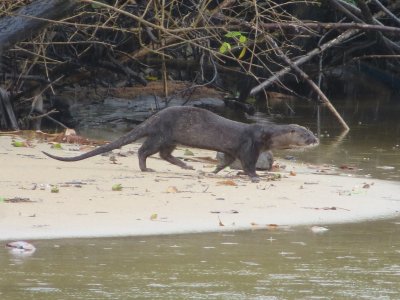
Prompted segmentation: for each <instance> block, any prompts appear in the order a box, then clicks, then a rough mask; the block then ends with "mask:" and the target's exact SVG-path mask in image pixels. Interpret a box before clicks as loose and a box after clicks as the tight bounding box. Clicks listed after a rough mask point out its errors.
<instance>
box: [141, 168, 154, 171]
mask: <svg viewBox="0 0 400 300" xmlns="http://www.w3.org/2000/svg"><path fill="white" fill-rule="evenodd" d="M142 172H155V170H153V169H150V168H146V169H143V170H142Z"/></svg>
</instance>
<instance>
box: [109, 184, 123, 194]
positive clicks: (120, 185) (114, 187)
mask: <svg viewBox="0 0 400 300" xmlns="http://www.w3.org/2000/svg"><path fill="white" fill-rule="evenodd" d="M111 189H112V190H113V191H114V192H118V191H122V184H120V183H117V184H114V185H113V186H112V188H111Z"/></svg>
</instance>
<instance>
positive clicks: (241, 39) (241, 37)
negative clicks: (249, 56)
mask: <svg viewBox="0 0 400 300" xmlns="http://www.w3.org/2000/svg"><path fill="white" fill-rule="evenodd" d="M246 41H247V37H246V36H245V35H241V36H239V42H241V43H242V44H244V43H246Z"/></svg>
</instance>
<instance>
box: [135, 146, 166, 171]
mask: <svg viewBox="0 0 400 300" xmlns="http://www.w3.org/2000/svg"><path fill="white" fill-rule="evenodd" d="M160 149H161V143H160V141H158V139H152V138H148V139H147V140H145V141H144V143H143V144H142V146H141V147H140V148H139V151H138V157H139V168H140V170H141V171H142V172H153V171H154V170H153V169H150V168H147V166H146V159H147V158H148V157H149V156H150V155H153V154H156V153H157V152H159V151H160Z"/></svg>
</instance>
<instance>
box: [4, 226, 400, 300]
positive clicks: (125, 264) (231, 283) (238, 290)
mask: <svg viewBox="0 0 400 300" xmlns="http://www.w3.org/2000/svg"><path fill="white" fill-rule="evenodd" d="M329 229H330V230H329V231H327V232H325V233H324V234H314V233H312V232H311V230H310V229H309V228H303V227H301V228H292V229H288V230H275V231H268V230H262V231H261V230H260V231H253V232H238V233H231V234H216V233H214V234H196V235H179V236H155V237H134V238H123V239H81V240H56V241H37V242H35V245H36V246H37V248H38V250H37V251H36V252H35V253H34V254H33V255H32V256H31V257H24V258H18V257H15V256H12V255H9V254H8V253H7V252H6V249H2V250H1V251H0V257H1V259H0V267H1V270H2V272H1V273H0V297H1V299H133V298H138V299H400V239H399V238H398V237H399V234H400V224H399V223H396V222H395V221H380V222H371V223H368V224H353V225H335V226H329Z"/></svg>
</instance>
